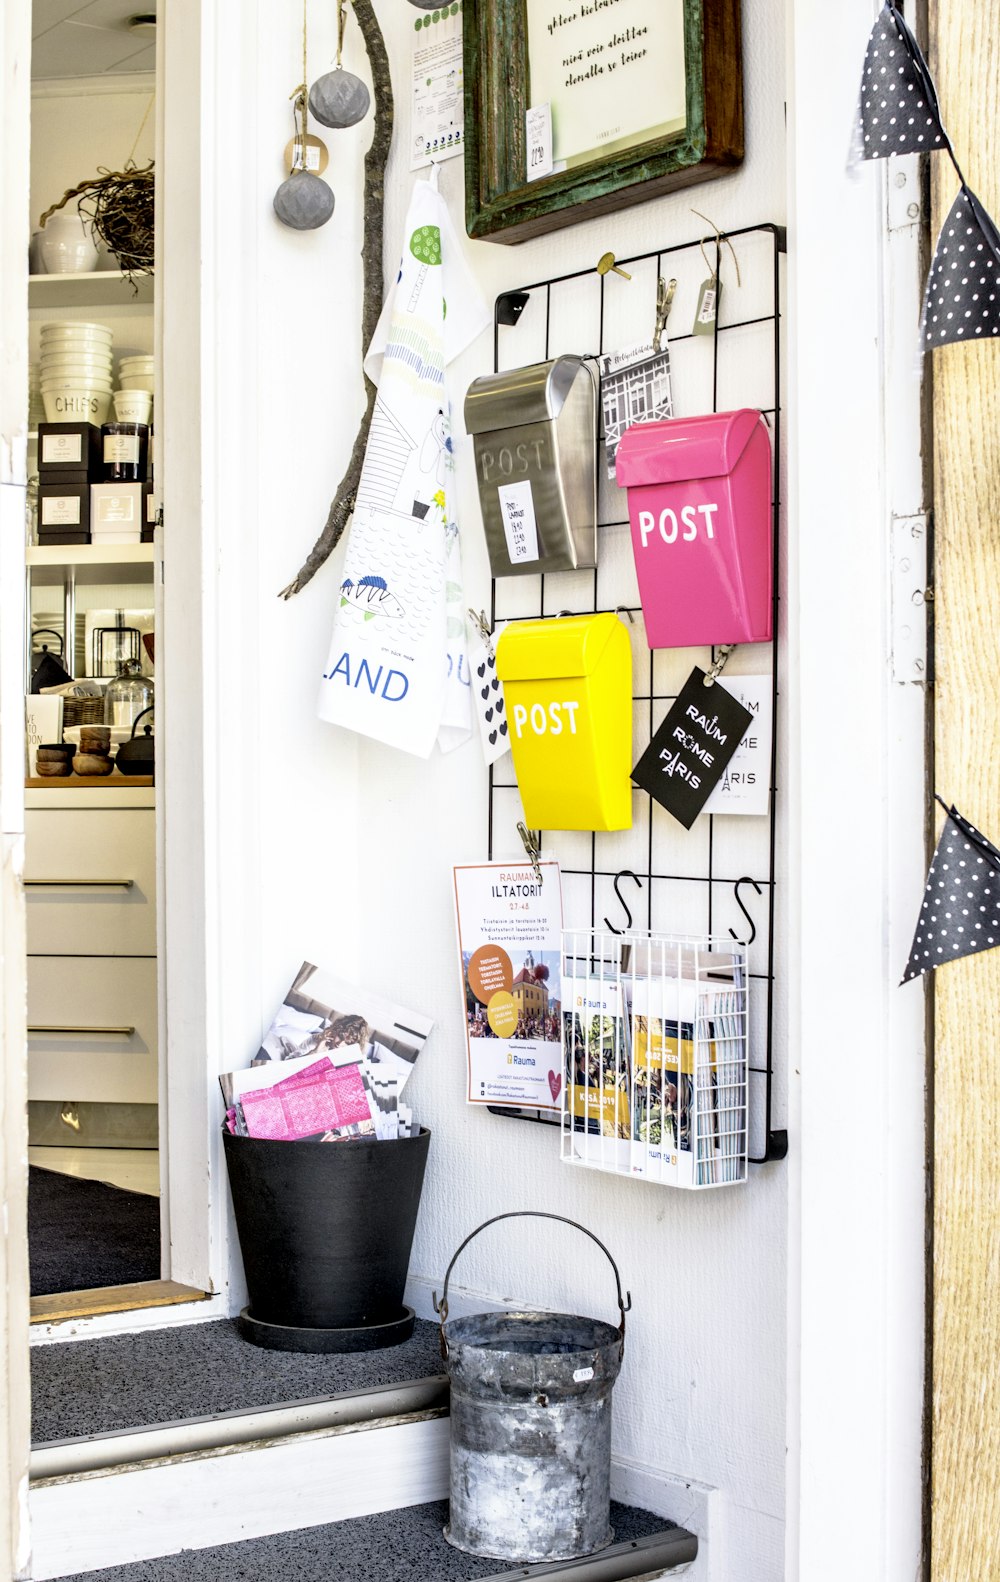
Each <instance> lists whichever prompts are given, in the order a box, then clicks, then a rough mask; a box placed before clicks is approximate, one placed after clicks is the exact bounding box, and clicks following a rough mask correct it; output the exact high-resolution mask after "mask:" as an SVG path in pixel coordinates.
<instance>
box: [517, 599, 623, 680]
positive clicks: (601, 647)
mask: <svg viewBox="0 0 1000 1582" xmlns="http://www.w3.org/2000/svg"><path fill="white" fill-rule="evenodd" d="M619 632H620V633H621V636H622V637H623V638H624V639H625V641H626V642H628V637H627V634H626V632H625V628H624V627H623V626H622V624H621V622H620V621H619V619H618V617H617V615H614V614H612V613H611V612H604V613H603V614H601V615H561V616H553V617H551V618H550V619H548V620H542V621H512V622H511V624H510V625H509V626H506V627H505V628H504V630H503V631H502V632H501V634H500V639H499V641H498V643H497V675H498V676H499V677H500V680H501V681H557V680H565V679H567V678H569V677H573V676H590V675H593V673H594V671H595V670H596V669H597V667H598V666H599V664H600V662H601V660H602V658H603V657H604V654H605V652H606V650H607V647H608V644H609V643H611V642H612V641H614V640H615V639H616V634H617V633H619Z"/></svg>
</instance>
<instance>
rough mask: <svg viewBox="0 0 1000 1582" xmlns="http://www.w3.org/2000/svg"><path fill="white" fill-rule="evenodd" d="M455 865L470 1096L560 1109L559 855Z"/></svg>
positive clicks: (480, 1100)
mask: <svg viewBox="0 0 1000 1582" xmlns="http://www.w3.org/2000/svg"><path fill="white" fill-rule="evenodd" d="M540 867H541V874H542V882H541V884H539V882H538V878H537V876H536V874H535V871H534V869H533V867H532V865H531V863H530V862H491V863H475V864H470V865H468V866H460V867H456V868H455V921H456V924H457V927H458V949H459V956H460V964H461V973H462V995H463V998H464V1001H465V1043H466V1051H467V1072H466V1080H467V1087H466V1097H467V1099H468V1102H469V1103H470V1104H492V1105H500V1106H504V1107H508V1108H512V1109H525V1108H528V1109H537V1110H557V1109H558V1108H559V1095H560V1091H561V1088H562V1057H561V1052H560V1051H561V1028H560V1017H561V1014H562V983H561V975H560V959H561V956H560V948H561V942H562V941H561V931H562V885H561V881H560V876H559V864H558V863H556V862H543V863H541V865H540Z"/></svg>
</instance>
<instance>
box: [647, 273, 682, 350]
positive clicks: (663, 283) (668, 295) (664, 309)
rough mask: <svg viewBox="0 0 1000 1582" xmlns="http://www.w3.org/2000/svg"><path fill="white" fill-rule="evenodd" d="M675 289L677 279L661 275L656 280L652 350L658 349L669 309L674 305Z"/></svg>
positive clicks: (668, 315)
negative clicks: (665, 277) (668, 279)
mask: <svg viewBox="0 0 1000 1582" xmlns="http://www.w3.org/2000/svg"><path fill="white" fill-rule="evenodd" d="M676 291H677V281H676V280H670V281H667V280H665V279H664V278H663V276H662V275H660V276H658V277H657V281H656V328H655V329H654V330H653V350H654V352H658V351H659V350H660V342H661V341H662V339H663V332H664V330H665V329H666V327H667V320H668V318H669V317H670V309H671V308H672V307H673V305H674V295H675V293H676Z"/></svg>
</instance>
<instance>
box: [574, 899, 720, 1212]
mask: <svg viewBox="0 0 1000 1582" xmlns="http://www.w3.org/2000/svg"><path fill="white" fill-rule="evenodd" d="M561 966H562V1048H563V1084H562V1096H561V1110H560V1125H561V1156H562V1158H563V1160H564V1161H565V1162H566V1163H568V1164H575V1165H582V1166H584V1167H587V1168H589V1169H592V1170H605V1171H610V1172H611V1173H613V1174H615V1175H633V1176H640V1177H642V1178H644V1179H645V1180H647V1181H653V1182H656V1183H657V1184H659V1185H661V1186H675V1187H686V1188H689V1189H692V1190H694V1189H701V1188H708V1187H719V1186H730V1185H733V1184H735V1183H737V1182H740V1181H745V1180H746V1177H747V1153H748V1150H747V1089H748V1082H749V1069H748V1067H749V1056H748V1039H747V1029H748V1023H749V1019H748V997H749V986H748V983H747V971H746V948H745V947H744V946H742V945H739V944H734V943H733V941H732V940H731V939H725V940H720V939H718V938H716V939H711V938H707V937H704V936H703V937H700V938H699V937H697V936H692V935H684V936H678V935H667V934H642V935H639V934H614V933H611V932H610V931H609V930H601V929H565V930H564V931H563V936H562V963H561Z"/></svg>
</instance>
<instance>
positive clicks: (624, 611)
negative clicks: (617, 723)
mask: <svg viewBox="0 0 1000 1582" xmlns="http://www.w3.org/2000/svg"><path fill="white" fill-rule="evenodd" d="M615 614H616V615H627V616H628V624H629V626H634V625H635V616H634V615H633V613H632V611H631V610H630V609H629V607H628V605H627V604H616V605H615ZM626 871H627V870H626Z"/></svg>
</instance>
